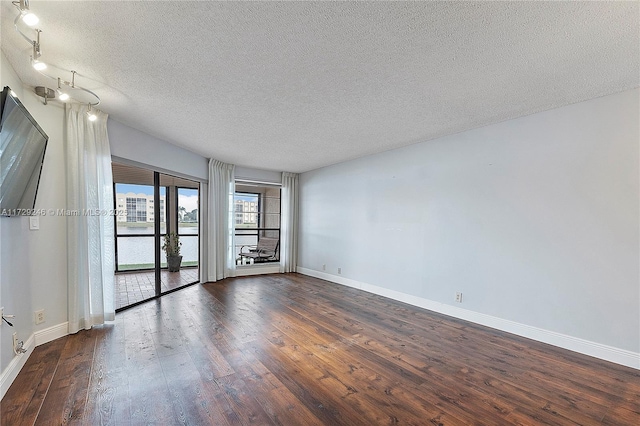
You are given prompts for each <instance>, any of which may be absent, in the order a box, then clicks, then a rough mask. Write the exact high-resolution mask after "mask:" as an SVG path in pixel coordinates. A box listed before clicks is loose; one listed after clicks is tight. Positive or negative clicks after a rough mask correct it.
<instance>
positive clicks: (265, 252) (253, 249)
mask: <svg viewBox="0 0 640 426" xmlns="http://www.w3.org/2000/svg"><path fill="white" fill-rule="evenodd" d="M279 245H280V239H278V238H269V237H262V238H260V239H259V240H258V245H251V246H242V247H240V253H239V254H238V256H240V258H243V257H246V258H249V259H253V260H254V262H256V263H257V262H266V261H268V260H277V254H278V246H279ZM245 248H246V251H245Z"/></svg>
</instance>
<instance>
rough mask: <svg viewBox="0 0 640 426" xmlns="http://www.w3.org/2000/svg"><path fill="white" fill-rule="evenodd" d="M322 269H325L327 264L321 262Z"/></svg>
mask: <svg viewBox="0 0 640 426" xmlns="http://www.w3.org/2000/svg"><path fill="white" fill-rule="evenodd" d="M322 270H323V271H326V270H327V265H326V263H323V264H322Z"/></svg>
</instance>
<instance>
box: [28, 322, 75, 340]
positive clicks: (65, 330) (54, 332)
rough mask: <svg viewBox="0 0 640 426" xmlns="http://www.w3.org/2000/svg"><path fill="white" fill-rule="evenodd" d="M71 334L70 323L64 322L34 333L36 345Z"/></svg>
mask: <svg viewBox="0 0 640 426" xmlns="http://www.w3.org/2000/svg"><path fill="white" fill-rule="evenodd" d="M67 334H69V323H68V322H63V323H61V324H58V325H54V326H53V327H49V328H45V329H44V330H39V331H36V332H35V333H33V335H34V337H35V341H36V346H40V345H44V344H45V343H49V342H51V341H52V340H56V339H59V338H61V337H64V336H66V335H67Z"/></svg>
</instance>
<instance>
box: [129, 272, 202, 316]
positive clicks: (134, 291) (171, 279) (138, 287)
mask: <svg viewBox="0 0 640 426" xmlns="http://www.w3.org/2000/svg"><path fill="white" fill-rule="evenodd" d="M160 276H161V278H160V283H161V284H160V285H161V291H162V292H163V293H164V292H165V291H169V290H173V289H174V288H178V287H182V286H184V285H187V284H192V283H194V282H197V281H198V280H199V269H198V268H182V269H181V270H180V271H179V272H168V271H167V270H166V269H163V270H161V271H160ZM155 287H156V286H155V272H154V271H152V270H151V271H138V272H119V273H117V274H116V309H120V308H122V307H124V306H128V305H131V304H134V303H136V302H140V301H142V300H145V299H149V298H150V297H153V296H154V295H155Z"/></svg>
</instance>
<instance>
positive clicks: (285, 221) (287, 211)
mask: <svg viewBox="0 0 640 426" xmlns="http://www.w3.org/2000/svg"><path fill="white" fill-rule="evenodd" d="M298 191H299V189H298V174H297V173H288V172H283V173H282V219H281V224H280V228H281V233H282V237H281V241H280V272H296V268H297V267H298V203H299V197H298Z"/></svg>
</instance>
